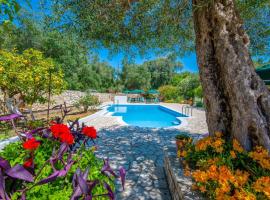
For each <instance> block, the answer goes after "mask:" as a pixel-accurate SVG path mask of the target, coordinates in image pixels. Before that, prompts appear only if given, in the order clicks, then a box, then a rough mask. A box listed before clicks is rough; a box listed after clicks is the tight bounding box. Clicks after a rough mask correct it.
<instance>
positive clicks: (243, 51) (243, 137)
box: [193, 0, 270, 150]
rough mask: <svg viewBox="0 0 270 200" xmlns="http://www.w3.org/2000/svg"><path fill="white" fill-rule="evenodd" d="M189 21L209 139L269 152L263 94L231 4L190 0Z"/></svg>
mask: <svg viewBox="0 0 270 200" xmlns="http://www.w3.org/2000/svg"><path fill="white" fill-rule="evenodd" d="M205 2H208V3H205ZM193 19H194V27H195V33H196V53H197V60H198V65H199V71H200V78H201V82H202V87H203V91H204V103H205V106H206V118H207V124H208V129H209V132H210V134H214V132H215V131H221V132H223V133H224V134H225V136H226V137H227V138H228V139H232V138H236V139H237V140H238V141H239V142H240V143H241V144H242V146H243V147H244V148H245V149H246V150H251V149H252V147H254V146H256V145H261V146H263V147H265V148H267V149H268V150H270V96H269V91H268V89H267V87H266V86H265V84H264V82H263V81H262V80H261V78H260V77H259V76H258V75H257V74H256V72H255V68H254V66H253V62H252V60H251V57H250V54H249V51H248V44H249V38H248V36H247V34H246V33H245V31H244V28H243V23H242V21H241V19H240V17H239V15H238V13H237V9H236V7H235V2H234V0H213V1H206V0H193Z"/></svg>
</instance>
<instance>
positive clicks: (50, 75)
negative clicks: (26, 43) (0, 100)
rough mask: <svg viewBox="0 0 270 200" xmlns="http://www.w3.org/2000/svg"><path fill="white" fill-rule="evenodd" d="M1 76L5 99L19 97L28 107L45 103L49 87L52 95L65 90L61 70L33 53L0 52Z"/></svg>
mask: <svg viewBox="0 0 270 200" xmlns="http://www.w3.org/2000/svg"><path fill="white" fill-rule="evenodd" d="M0 72H1V73H0V83H1V84H0V89H1V90H2V92H3V93H4V94H5V95H6V97H13V96H14V95H16V94H19V95H20V96H21V98H22V100H24V102H26V103H27V104H29V105H33V103H35V102H45V101H46V95H45V94H47V93H48V90H49V85H50V87H51V93H52V94H59V93H60V92H61V91H62V90H63V89H64V88H65V82H64V80H63V73H62V70H61V69H59V68H58V67H57V66H56V65H55V63H54V62H53V60H52V59H50V58H45V57H44V56H43V54H42V53H41V52H40V51H37V50H34V49H27V50H25V51H23V53H22V54H18V53H17V52H16V51H11V52H8V51H5V50H0Z"/></svg>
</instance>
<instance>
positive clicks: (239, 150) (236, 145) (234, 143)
mask: <svg viewBox="0 0 270 200" xmlns="http://www.w3.org/2000/svg"><path fill="white" fill-rule="evenodd" d="M233 149H234V150H235V151H237V152H239V153H242V152H243V151H244V149H243V148H242V147H241V145H240V144H239V142H238V141H237V140H236V139H233Z"/></svg>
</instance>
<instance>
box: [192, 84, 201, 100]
mask: <svg viewBox="0 0 270 200" xmlns="http://www.w3.org/2000/svg"><path fill="white" fill-rule="evenodd" d="M194 95H195V97H198V98H200V99H202V98H203V89H202V86H201V85H199V86H198V87H197V88H195V89H194Z"/></svg>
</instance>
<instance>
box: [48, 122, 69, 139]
mask: <svg viewBox="0 0 270 200" xmlns="http://www.w3.org/2000/svg"><path fill="white" fill-rule="evenodd" d="M51 131H52V134H53V136H54V137H56V138H59V137H60V135H62V134H66V133H70V130H69V128H68V126H67V125H64V124H53V125H52V126H51Z"/></svg>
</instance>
